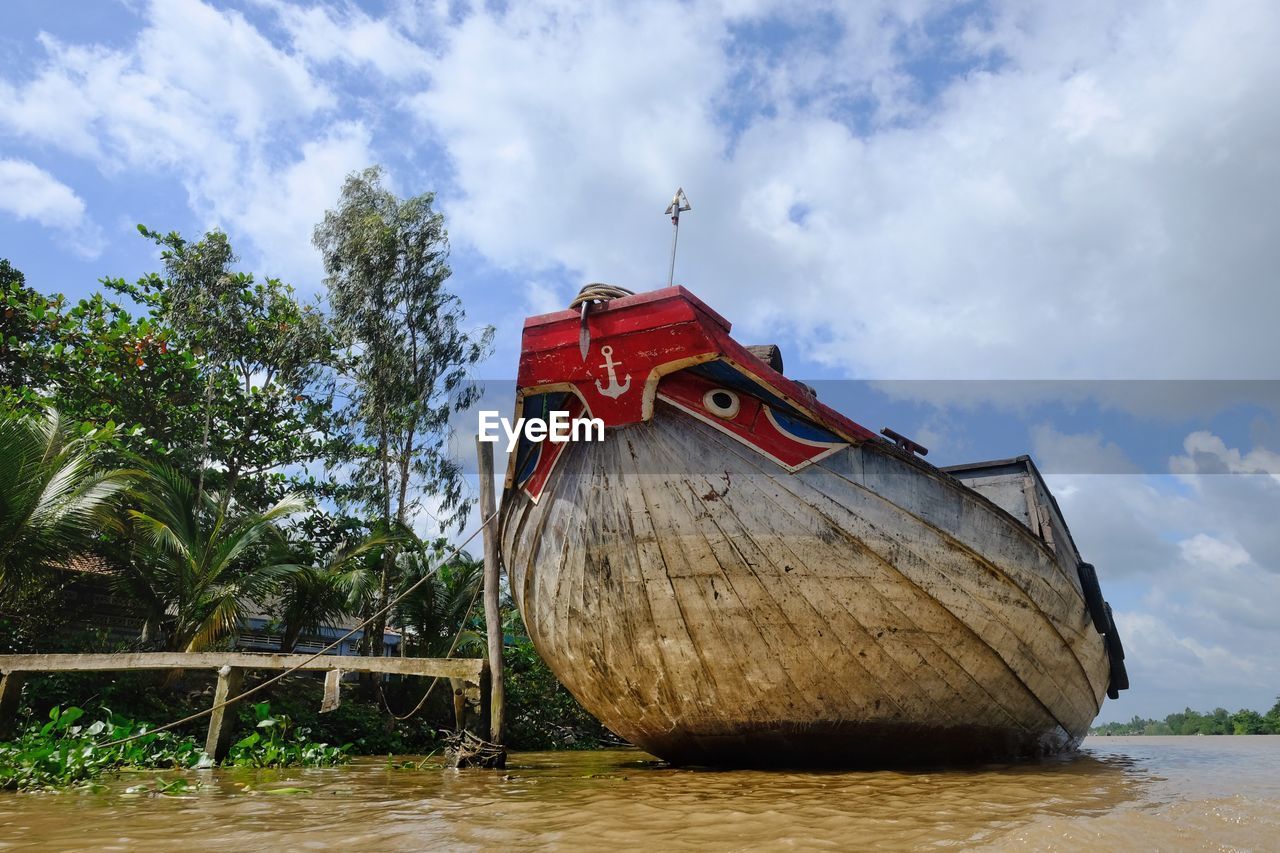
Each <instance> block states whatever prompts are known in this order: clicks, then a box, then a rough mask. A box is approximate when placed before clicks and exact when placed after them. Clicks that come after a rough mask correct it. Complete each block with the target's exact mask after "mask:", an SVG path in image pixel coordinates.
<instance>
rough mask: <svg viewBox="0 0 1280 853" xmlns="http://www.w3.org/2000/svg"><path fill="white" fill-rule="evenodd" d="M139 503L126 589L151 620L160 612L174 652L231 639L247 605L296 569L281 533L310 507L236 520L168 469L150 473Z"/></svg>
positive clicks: (290, 498) (281, 506)
mask: <svg viewBox="0 0 1280 853" xmlns="http://www.w3.org/2000/svg"><path fill="white" fill-rule="evenodd" d="M135 497H136V500H137V508H135V509H131V510H129V512H128V517H129V519H130V521H131V522H132V525H131V526H132V529H133V535H134V539H135V542H136V543H137V546H138V547H137V552H136V555H135V559H134V560H133V565H132V567H131V569H130V571H129V573H128V575H129V576H128V578H127V579H126V580H124V581H123V582H122V584H123V586H124V587H125V589H127V590H129V591H130V592H132V593H133V594H134V595H135V596H138V597H140V598H142V600H143V601H144V602H145V603H148V604H149V606H150V608H151V610H152V611H153V614H155V615H158V613H156V611H157V610H158V609H159V608H160V607H161V606H163V610H161V611H160V612H162V613H163V614H164V617H163V618H164V619H165V621H166V622H167V623H168V642H167V645H168V647H169V649H170V650H172V651H188V652H195V651H201V650H202V649H207V648H209V647H210V646H211V645H212V644H213V643H215V642H217V641H218V640H219V639H221V638H223V637H225V636H227V635H228V634H231V633H233V632H234V631H235V629H236V627H237V626H238V625H239V624H240V621H241V619H242V617H243V616H244V615H245V610H246V608H247V607H248V605H249V604H250V603H253V602H259V601H262V600H263V599H264V598H266V597H267V596H268V595H269V594H270V593H271V592H272V590H273V589H275V587H276V585H277V584H278V583H279V581H280V580H281V579H282V578H284V577H286V576H288V575H289V574H291V573H293V572H295V571H297V570H298V566H297V565H295V564H294V563H293V562H292V561H291V559H290V557H289V554H288V552H287V550H286V549H285V548H284V547H283V545H284V543H283V538H282V536H281V534H280V530H281V525H282V524H283V523H284V521H285V520H286V519H287V518H288V517H289V516H290V515H292V514H293V513H296V512H299V511H300V510H302V509H304V508H305V506H306V504H305V502H304V501H303V500H302V499H301V498H299V497H296V496H294V495H287V496H285V497H284V498H282V499H280V500H279V501H278V502H277V503H276V504H275V505H274V506H272V507H270V508H269V509H268V510H266V511H265V512H261V513H258V512H251V513H246V514H244V515H241V516H239V517H232V516H231V515H230V513H231V511H232V510H233V509H234V504H231V505H228V504H227V503H225V502H223V501H222V500H220V498H219V496H218V495H217V494H214V493H210V492H208V491H205V492H204V493H200V492H199V490H198V489H197V488H196V487H195V486H194V485H193V484H192V483H191V481H190V480H188V479H187V478H186V477H185V476H183V475H182V474H181V473H179V472H178V471H175V470H174V469H172V468H169V467H167V466H164V465H150V466H148V467H147V469H146V471H145V476H144V477H143V478H142V479H141V481H140V483H139V488H138V489H136V490H135Z"/></svg>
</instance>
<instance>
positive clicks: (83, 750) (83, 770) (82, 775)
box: [0, 702, 351, 793]
mask: <svg viewBox="0 0 1280 853" xmlns="http://www.w3.org/2000/svg"><path fill="white" fill-rule="evenodd" d="M252 711H253V715H254V720H255V721H256V725H255V727H254V728H255V731H253V732H252V733H251V734H249V735H247V736H245V737H244V738H242V739H240V740H239V741H237V742H236V743H235V745H233V746H232V748H231V752H230V753H229V754H228V756H227V758H226V759H225V760H224V761H223V762H222V766H224V767H253V768H265V767H332V766H334V765H337V764H343V763H345V762H347V761H349V760H350V756H349V752H350V749H351V745H350V744H346V745H343V746H331V745H329V744H327V743H318V742H315V741H312V740H310V739H309V735H310V732H309V731H308V730H307V729H306V728H299V727H295V726H294V724H293V721H292V720H290V719H289V718H288V717H286V716H284V715H281V714H272V712H271V706H270V704H269V703H266V702H259V703H257V704H256V705H253V706H252ZM154 728H155V727H154V726H152V725H150V724H147V723H138V722H135V721H134V720H130V719H128V718H126V717H123V716H121V715H119V714H115V713H112V712H111V711H107V710H103V711H102V712H101V713H100V715H99V717H98V718H97V719H95V720H93V721H91V722H86V715H85V712H84V711H83V710H82V709H80V708H77V707H75V706H71V707H69V708H62V707H60V706H55V707H54V708H52V709H51V710H50V711H49V719H48V721H47V722H43V723H40V724H35V725H32V726H31V727H30V728H29V729H28V730H27V731H26V732H25V733H23V734H22V735H21V736H20V737H18V738H16V739H15V740H14V741H13V742H11V743H3V744H0V790H18V791H38V790H48V789H59V788H74V787H82V786H91V785H92V784H93V783H94V780H96V779H98V778H99V777H100V776H102V775H103V774H105V773H111V772H115V771H120V770H172V771H187V770H203V769H207V768H210V767H213V766H214V763H213V761H212V760H211V759H210V758H209V756H208V755H207V754H206V753H205V751H204V749H203V747H201V746H200V745H198V744H197V743H196V741H195V740H194V739H192V738H190V737H184V736H181V735H177V734H174V733H173V732H169V731H165V732H157V731H153V729H154ZM191 784H192V781H191V780H190V779H188V778H186V777H182V778H181V779H179V780H174V781H173V782H165V781H163V780H161V792H162V793H165V792H170V791H171V790H184V791H185V790H187V789H189V788H190V786H191ZM144 787H146V788H147V790H148V791H152V790H155V789H154V788H153V787H151V786H144Z"/></svg>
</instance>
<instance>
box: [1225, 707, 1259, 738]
mask: <svg viewBox="0 0 1280 853" xmlns="http://www.w3.org/2000/svg"><path fill="white" fill-rule="evenodd" d="M1266 729H1267V724H1266V720H1264V719H1263V717H1262V715H1261V714H1259V713H1258V712H1257V711H1250V710H1249V709H1248V708H1241V709H1240V710H1239V711H1236V712H1235V713H1234V714H1232V715H1231V732H1230V733H1231V734H1235V735H1260V734H1265V733H1266Z"/></svg>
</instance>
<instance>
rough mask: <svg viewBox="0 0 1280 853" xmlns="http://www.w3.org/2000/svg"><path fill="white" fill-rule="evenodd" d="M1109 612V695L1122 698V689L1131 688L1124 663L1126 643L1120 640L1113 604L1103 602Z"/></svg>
mask: <svg viewBox="0 0 1280 853" xmlns="http://www.w3.org/2000/svg"><path fill="white" fill-rule="evenodd" d="M1102 606H1103V608H1104V609H1105V610H1106V614H1107V633H1106V642H1107V659H1108V661H1109V662H1110V664H1111V679H1110V681H1109V683H1108V684H1107V696H1109V697H1110V698H1112V699H1119V698H1120V691H1121V690H1128V689H1129V670H1128V669H1127V668H1126V667H1125V665H1124V644H1123V643H1121V642H1120V632H1119V631H1118V630H1117V629H1116V620H1115V617H1114V616H1113V615H1112V614H1111V605H1110V604H1107V603H1106V602H1105V601H1104V602H1103V603H1102Z"/></svg>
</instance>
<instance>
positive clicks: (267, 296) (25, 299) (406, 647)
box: [0, 167, 610, 765]
mask: <svg viewBox="0 0 1280 853" xmlns="http://www.w3.org/2000/svg"><path fill="white" fill-rule="evenodd" d="M433 204H434V198H433V196H432V194H430V193H426V194H423V195H418V196H413V197H409V198H403V199H402V198H398V197H397V196H395V195H394V194H392V193H391V192H389V191H388V190H386V189H385V187H384V185H383V176H382V173H381V171H380V170H379V169H378V168H376V167H375V168H371V169H368V170H365V171H363V172H359V173H356V174H353V175H351V176H349V177H348V179H347V181H346V183H345V185H344V187H343V189H342V193H341V196H340V197H339V199H338V201H337V204H336V205H335V207H334V208H333V209H332V210H330V211H328V212H325V213H324V214H323V215H322V216H319V217H318V218H319V220H320V224H319V225H318V226H317V228H316V229H315V238H314V242H315V245H316V247H317V249H318V250H319V252H320V255H321V257H322V259H323V263H324V270H325V276H324V279H323V281H322V282H302V283H300V285H301V290H302V291H304V292H306V293H311V292H316V293H318V296H317V298H316V299H308V298H306V297H304V296H303V295H302V293H300V291H299V290H298V289H295V287H294V286H293V285H291V284H288V283H286V282H283V281H281V280H279V279H277V278H272V277H269V276H268V277H258V276H255V275H254V274H251V273H249V272H246V271H244V270H242V269H241V268H240V261H239V258H238V257H237V255H236V253H235V251H234V250H233V248H232V246H231V244H230V241H229V239H228V237H227V235H225V234H223V233H221V232H219V231H212V232H210V233H207V234H205V235H203V236H201V237H199V238H198V239H189V238H187V237H184V236H182V235H180V234H177V233H172V232H171V233H161V232H159V231H154V230H152V229H149V228H146V227H143V226H139V232H140V238H139V239H141V240H144V241H146V242H148V243H149V244H152V245H154V246H155V248H156V249H157V250H158V255H159V259H158V261H157V269H156V270H155V271H154V272H151V273H148V274H146V275H144V276H142V277H141V278H139V279H137V280H136V281H126V280H124V279H122V278H113V277H110V276H106V277H103V278H102V279H100V280H99V281H98V283H97V286H96V288H95V289H94V291H93V292H92V293H91V294H90V295H88V296H86V297H84V298H80V299H72V298H69V297H67V296H65V295H63V294H61V293H57V292H52V291H50V290H48V289H46V288H42V287H38V286H36V285H35V284H34V283H31V282H28V281H27V279H26V277H25V276H24V275H23V273H22V272H21V271H20V270H18V269H17V268H15V267H14V266H13V265H12V264H11V263H10V262H9V261H7V260H3V259H0V653H5V654H18V653H39V652H113V651H148V650H154V651H214V650H219V649H228V648H232V647H235V646H236V644H237V643H238V642H239V641H241V640H242V639H243V637H244V635H245V634H246V631H247V630H248V629H247V627H246V626H247V625H249V624H250V623H251V622H252V623H253V624H254V625H255V627H254V631H256V633H257V635H259V636H265V637H270V638H272V643H273V644H274V646H275V647H276V648H277V649H278V650H281V651H285V652H290V651H303V650H306V651H313V650H316V649H318V648H319V645H321V644H323V643H325V642H328V640H329V638H332V637H336V636H338V635H340V634H341V633H345V631H346V629H347V628H348V627H352V626H356V625H359V624H360V623H361V622H363V621H365V620H366V619H369V618H370V617H375V614H377V612H378V611H379V610H380V609H381V607H382V605H383V604H384V603H385V602H387V601H389V600H391V599H392V598H394V597H396V596H398V595H399V594H400V593H402V592H404V591H405V590H407V589H409V588H410V587H411V586H413V585H414V584H416V583H418V582H419V581H421V582H422V583H421V585H420V586H418V587H417V589H416V590H415V591H414V592H413V593H412V594H411V595H409V596H408V597H406V598H405V599H404V600H403V601H402V602H401V603H400V604H399V605H398V606H397V607H396V608H395V609H394V610H392V611H391V612H390V613H389V614H387V615H386V616H381V617H375V618H374V619H373V624H372V625H371V626H370V628H369V630H367V631H365V632H363V633H362V634H361V635H360V636H359V637H357V642H356V645H355V648H354V649H353V651H354V652H355V653H357V654H363V655H382V654H384V653H386V652H387V651H389V650H388V649H387V648H386V647H385V644H386V643H389V642H393V641H397V642H398V643H399V647H398V649H397V650H396V653H398V654H405V655H411V656H412V655H417V656H424V657H443V656H446V655H448V654H450V653H452V654H455V655H461V656H480V655H483V653H484V643H483V637H484V623H483V609H482V607H481V606H480V605H479V602H478V598H479V596H478V595H477V590H478V588H479V585H480V584H481V579H482V571H481V565H480V562H479V561H477V560H476V559H474V558H473V557H472V556H471V555H469V554H468V553H465V552H463V553H458V554H456V555H455V554H452V551H451V549H449V548H448V547H447V537H448V535H450V534H452V533H456V532H458V531H460V530H461V527H462V525H463V523H464V521H465V519H466V518H467V517H468V514H469V512H470V509H471V496H470V494H469V489H468V488H467V485H466V481H465V478H464V476H463V469H462V467H461V465H460V463H459V462H458V460H456V459H454V458H453V457H452V456H451V455H450V452H449V441H450V438H451V428H450V423H451V419H454V418H456V417H458V416H460V414H461V413H463V412H465V411H466V410H467V409H468V408H469V407H471V406H472V405H473V404H474V403H475V402H476V399H477V398H478V395H479V387H478V386H477V385H476V383H474V382H472V381H470V375H471V371H472V370H473V369H474V368H475V366H476V365H477V364H479V363H480V362H481V361H482V360H483V359H484V358H486V357H487V356H488V354H489V352H490V350H491V342H492V335H493V330H492V329H491V328H488V327H476V326H475V325H474V324H469V323H468V322H467V318H466V312H465V310H464V308H463V298H464V297H465V296H466V293H465V290H466V288H465V285H461V286H459V285H456V284H454V283H452V282H451V281H450V269H449V265H448V251H449V245H448V236H447V233H446V231H445V226H444V219H443V217H442V216H441V215H440V214H439V213H438V212H436V211H435V210H434V208H433ZM424 518H432V519H434V520H435V522H434V523H433V524H431V525H430V526H431V527H432V528H433V529H435V530H436V531H438V533H437V534H436V535H433V536H431V537H423V536H421V535H420V534H419V532H418V531H420V530H421V529H422V528H423V526H424V525H423V524H422V520H423V519H424ZM503 615H504V633H505V637H506V643H505V645H506V655H507V658H508V671H509V676H508V685H507V702H508V711H507V719H508V721H509V723H508V727H509V735H510V738H509V740H510V746H511V747H513V748H516V749H541V748H565V747H591V746H596V745H599V744H601V743H604V742H608V741H609V740H610V738H609V736H608V733H607V732H605V731H604V730H603V729H602V728H601V727H600V726H599V725H598V724H597V723H596V722H595V721H594V720H592V719H591V718H590V717H589V716H588V715H587V714H586V713H585V712H583V711H582V709H581V708H580V707H579V706H578V705H577V703H576V702H575V701H574V700H573V698H572V697H571V696H570V695H569V694H568V693H567V692H566V691H565V690H564V689H563V687H561V686H560V685H559V684H558V683H557V682H556V680H555V679H554V677H553V676H552V675H551V673H550V672H549V671H548V670H547V668H546V667H545V665H543V663H542V661H541V660H540V659H539V658H538V656H537V655H536V653H535V652H534V651H533V648H532V645H531V643H530V642H529V639H528V636H527V633H526V632H525V630H524V628H523V625H522V624H521V622H520V619H519V616H518V614H516V613H515V611H514V609H513V608H512V607H511V604H510V602H509V601H504V603H503ZM255 620H256V621H255ZM264 677H265V676H264ZM255 683H256V682H255V676H250V678H249V680H248V682H247V686H253V684H255ZM427 686H428V685H427V684H426V683H424V682H422V681H420V680H418V679H403V680H397V679H395V678H387V679H378V680H374V679H366V680H364V681H361V682H359V683H357V684H353V685H351V686H350V687H349V688H348V689H347V690H345V691H344V697H343V703H342V705H341V706H340V707H339V708H338V709H337V710H336V711H333V712H332V713H328V714H324V715H321V714H319V713H318V707H319V704H320V692H321V685H320V680H319V679H318V678H317V677H315V676H311V675H305V674H303V675H297V676H290V677H289V678H286V679H285V680H283V681H282V682H280V683H278V684H275V685H272V686H271V687H270V689H269V690H267V691H265V692H264V694H262V697H261V698H263V699H265V700H266V701H268V702H270V706H271V708H273V709H275V710H276V713H277V714H278V715H282V716H281V718H287V719H289V720H291V721H292V722H293V725H294V727H295V730H297V731H301V730H303V729H307V730H309V732H310V734H309V737H310V738H311V739H312V740H313V741H314V742H317V743H327V744H341V745H347V744H349V745H350V746H349V751H350V752H352V753H374V754H378V753H381V754H386V753H388V752H395V753H420V754H421V753H427V752H430V751H431V750H432V749H436V748H438V747H439V745H440V736H441V732H442V731H445V730H448V729H451V728H452V725H453V710H452V702H451V697H450V690H449V689H448V686H447V685H445V688H444V689H438V690H436V691H435V692H434V693H433V694H432V696H431V697H430V698H429V699H428V700H427V701H425V702H424V701H422V700H423V694H424V692H425V691H426V689H427ZM212 689H213V685H212V675H211V674H209V673H197V672H188V673H185V674H177V673H172V674H168V675H165V674H153V673H58V674H45V675H34V674H33V675H31V676H30V677H29V678H28V679H27V682H26V685H25V688H24V694H23V709H22V711H21V717H20V720H21V722H22V724H23V725H24V726H26V730H27V731H28V734H27V735H24V736H23V737H30V731H31V729H32V728H33V727H34V728H35V729H36V730H37V731H42V730H43V729H44V727H45V725H46V721H48V720H50V719H53V718H51V717H50V716H49V715H50V713H54V712H55V709H58V708H65V707H66V706H68V705H75V706H77V707H79V708H88V709H94V708H100V707H101V708H110V709H112V711H113V712H114V714H115V716H112V717H110V718H105V717H104V718H102V720H104V721H105V722H104V726H106V725H112V726H114V725H116V724H115V723H113V722H111V720H116V719H119V720H148V721H152V722H154V723H157V724H159V723H165V722H168V721H169V720H171V719H175V718H178V717H181V716H184V715H185V714H187V713H190V712H191V711H194V710H201V709H203V708H207V707H209V705H210V704H211V697H212ZM60 713H62V714H63V716H62V717H60V718H59V719H62V720H65V719H66V714H67V713H69V712H67V711H62V712H60ZM238 713H239V715H240V717H239V721H240V724H241V729H242V731H241V732H240V733H239V734H238V735H237V737H238V738H240V739H241V740H243V739H244V738H248V737H250V736H251V735H253V734H255V733H257V734H259V735H261V732H260V731H259V729H258V727H257V726H258V723H259V722H260V720H257V719H256V718H255V717H254V714H255V709H254V706H252V705H247V704H246V706H245V707H241V708H239V709H238ZM401 718H405V719H401ZM97 722H98V721H97V720H95V721H94V723H93V725H96V723H97ZM202 725H203V723H202V722H197V723H195V724H193V726H194V727H193V728H192V730H191V731H189V732H188V731H184V732H182V733H181V735H180V737H184V738H185V737H198V736H199V733H198V731H197V730H199V731H202V729H200V727H201V726H202ZM68 726H69V727H78V728H79V732H78V733H77V735H76V736H77V737H87V736H88V735H86V734H85V733H86V732H87V728H85V727H84V726H83V725H82V723H81V722H79V721H77V722H76V723H75V724H74V726H72V725H71V724H68ZM55 729H57V727H56V726H55ZM103 731H106V729H105V728H104V729H103ZM51 732H53V730H51ZM57 733H58V736H59V737H64V736H65V735H66V732H65V731H64V729H57ZM99 735H101V732H99ZM41 737H46V738H47V737H48V734H46V735H43V736H41ZM21 743H23V741H22V739H21V738H20V739H19V740H18V741H15V744H16V745H15V744H11V745H9V746H6V747H4V749H5V750H7V751H6V752H5V753H4V755H5V756H9V757H10V758H11V757H12V756H13V755H14V754H15V753H13V751H12V750H13V749H19V751H22V750H25V749H26V748H25V747H20V744H21ZM33 743H34V742H30V743H29V744H28V745H29V746H30V745H31V744H33ZM154 743H156V744H161V743H163V744H166V745H165V747H164V748H165V749H169V748H170V747H172V748H173V749H178V747H177V746H176V745H175V744H176V743H177V741H174V742H173V743H169V742H168V741H160V740H156V741H154ZM33 748H34V747H33ZM41 748H43V747H41ZM157 748H159V747H157ZM175 754H176V753H175ZM182 754H183V755H186V753H182ZM50 755H53V753H50ZM135 757H136V756H135ZM4 760H5V761H8V760H9V758H6V759H4ZM94 760H95V761H96V760H97V759H96V758H95V759H94ZM132 760H134V759H133V758H129V759H127V760H126V759H122V758H120V756H119V755H116V754H112V755H110V756H105V757H103V761H106V762H107V763H112V762H114V763H115V764H116V765H119V763H120V762H121V761H126V763H127V761H132Z"/></svg>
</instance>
